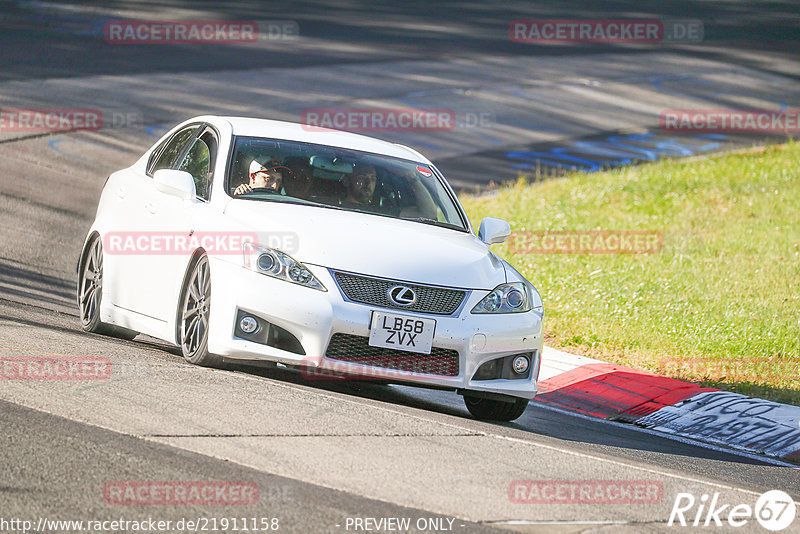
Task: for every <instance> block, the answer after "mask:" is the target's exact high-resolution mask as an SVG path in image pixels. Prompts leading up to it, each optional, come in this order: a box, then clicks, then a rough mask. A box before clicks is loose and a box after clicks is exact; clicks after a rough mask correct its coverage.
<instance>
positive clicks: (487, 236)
mask: <svg viewBox="0 0 800 534" xmlns="http://www.w3.org/2000/svg"><path fill="white" fill-rule="evenodd" d="M510 235H511V225H510V224H508V222H507V221H504V220H503V219H495V218H494V217H486V218H484V219H483V220H482V221H481V227H480V228H479V229H478V239H480V240H481V241H483V242H484V243H486V244H487V245H493V244H495V243H502V242H503V241H505V240H506V238H507V237H508V236H510Z"/></svg>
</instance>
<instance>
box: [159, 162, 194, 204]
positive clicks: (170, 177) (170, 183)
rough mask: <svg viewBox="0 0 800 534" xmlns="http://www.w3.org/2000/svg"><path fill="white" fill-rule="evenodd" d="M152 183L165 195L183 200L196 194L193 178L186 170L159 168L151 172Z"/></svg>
mask: <svg viewBox="0 0 800 534" xmlns="http://www.w3.org/2000/svg"><path fill="white" fill-rule="evenodd" d="M153 183H155V186H156V189H158V190H159V191H161V192H162V193H165V194H167V195H172V196H175V197H178V198H182V199H184V200H193V199H194V198H195V196H197V191H196V190H195V187H194V178H192V175H191V174H189V173H188V172H186V171H176V170H174V169H159V170H157V171H156V172H155V173H153Z"/></svg>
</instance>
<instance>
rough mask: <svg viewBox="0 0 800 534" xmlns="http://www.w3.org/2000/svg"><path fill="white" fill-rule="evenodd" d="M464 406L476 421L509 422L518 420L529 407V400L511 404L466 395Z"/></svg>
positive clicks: (520, 400)
mask: <svg viewBox="0 0 800 534" xmlns="http://www.w3.org/2000/svg"><path fill="white" fill-rule="evenodd" d="M464 404H466V405H467V410H469V413H471V414H472V416H473V417H475V419H480V420H481V421H502V422H508V421H513V420H514V419H517V418H518V417H519V416H521V415H522V414H523V413H524V412H525V408H527V407H528V399H516V400H514V401H511V402H506V401H501V400H495V399H487V398H483V397H474V396H472V395H464Z"/></svg>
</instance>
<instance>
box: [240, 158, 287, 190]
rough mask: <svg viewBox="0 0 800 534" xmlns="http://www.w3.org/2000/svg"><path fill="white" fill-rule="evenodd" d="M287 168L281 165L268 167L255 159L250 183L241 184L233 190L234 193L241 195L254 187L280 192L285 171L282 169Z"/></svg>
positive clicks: (251, 165)
mask: <svg viewBox="0 0 800 534" xmlns="http://www.w3.org/2000/svg"><path fill="white" fill-rule="evenodd" d="M285 168H286V167H280V166H277V167H269V168H267V167H265V166H264V164H263V163H261V162H260V161H258V160H257V159H254V160H253V161H252V162H251V163H250V183H245V184H242V185H240V186H239V187H237V188H236V189H234V190H233V194H234V195H241V194H244V193H249V192H251V191H253V190H254V189H266V190H268V191H272V192H274V193H280V191H281V187H283V173H282V171H281V170H280V169H285ZM287 170H288V169H287Z"/></svg>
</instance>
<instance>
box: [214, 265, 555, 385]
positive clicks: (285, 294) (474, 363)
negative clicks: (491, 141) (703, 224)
mask: <svg viewBox="0 0 800 534" xmlns="http://www.w3.org/2000/svg"><path fill="white" fill-rule="evenodd" d="M306 266H307V267H308V268H309V269H310V270H311V271H312V272H313V273H314V276H316V277H317V279H318V280H319V281H320V282H322V284H323V285H324V286H325V287H326V288H327V290H328V291H326V292H323V291H318V290H315V289H310V288H307V287H303V286H300V285H297V284H292V283H289V282H285V281H282V280H276V279H274V278H271V277H269V276H265V275H263V274H259V273H256V272H253V271H251V270H249V269H246V268H244V267H242V266H240V265H237V264H235V263H231V262H230V261H229V259H226V260H222V259H219V258H213V257H212V258H210V267H211V295H212V301H211V302H212V305H211V314H210V325H209V351H210V352H212V353H214V354H218V355H220V356H224V357H226V358H229V359H241V360H269V361H277V362H281V363H285V364H288V365H298V366H302V367H305V368H306V369H307V370H309V371H320V370H328V371H334V372H337V373H344V374H347V375H354V376H358V377H364V378H365V379H374V380H385V381H388V382H397V383H409V384H416V385H421V386H432V387H439V388H446V389H453V390H456V389H463V390H471V391H476V392H484V393H496V394H501V395H510V396H514V397H520V398H527V399H531V398H533V397H534V396H535V395H536V379H537V377H538V374H539V364H540V359H541V353H542V311H541V309H539V310H532V311H530V312H527V313H517V314H498V315H486V314H481V315H475V314H471V313H470V310H471V309H472V308H473V307H474V306H475V305H476V304H477V303H478V302H479V301H480V300H481V299H482V298H483V297H485V296H486V295H487V294H488V291H470V292H469V293H468V294H467V297H466V302H465V303H464V305H463V306H462V307H461V308H460V311H459V313H458V315H457V316H454V317H445V316H439V315H430V314H420V313H415V312H411V311H407V310H398V309H390V308H381V307H378V306H371V305H366V304H360V303H353V302H349V301H347V300H345V299H344V298H343V296H342V293H341V292H340V290H339V288H338V286H337V284H336V282H335V281H334V279H333V277H332V276H331V274H330V272H329V271H328V270H327V269H326V268H324V267H320V266H315V265H308V264H306ZM374 310H377V311H387V312H390V313H397V314H401V315H407V316H419V317H425V318H433V319H435V320H436V331H435V335H434V338H433V346H434V347H439V348H442V349H451V350H455V351H457V352H458V360H459V361H458V374H457V375H456V376H441V375H435V374H424V373H418V372H410V371H401V370H395V369H385V368H378V367H373V366H368V365H362V364H359V363H351V362H345V361H341V360H334V359H331V358H327V357H326V356H325V353H326V350H327V349H328V343H329V341H330V339H331V337H332V336H333V335H334V334H337V333H341V334H350V335H355V336H363V337H368V336H369V325H370V318H371V312H372V311H374ZM239 311H243V312H247V313H251V314H253V315H256V316H258V317H260V318H263V319H265V320H266V321H269V322H270V323H272V324H273V325H276V326H278V327H280V328H282V329H285V330H287V331H288V332H290V333H291V334H292V335H294V336H295V337H296V338H297V340H299V342H300V344H301V345H302V349H303V351H304V352H305V354H304V355H302V354H296V353H294V352H290V351H287V350H281V349H279V348H275V347H272V346H269V345H264V344H261V343H256V342H253V341H248V340H246V339H243V338H241V337H239V336H237V335H236V332H235V331H236V318H237V314H238V313H239ZM527 352H530V353H533V355H534V357H533V360H532V361H531V372H530V374H529V377H528V378H527V379H495V380H473V379H472V377H473V376H474V374H475V372H476V371H477V370H478V368H479V367H480V366H481V365H482V364H483V363H485V362H487V361H489V360H493V359H495V358H499V357H504V356H510V355H514V354H520V353H527ZM404 354H406V355H407V357H408V358H414V357H415V353H413V352H408V353H404ZM418 356H422V355H418ZM309 375H310V376H315V373H309Z"/></svg>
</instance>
